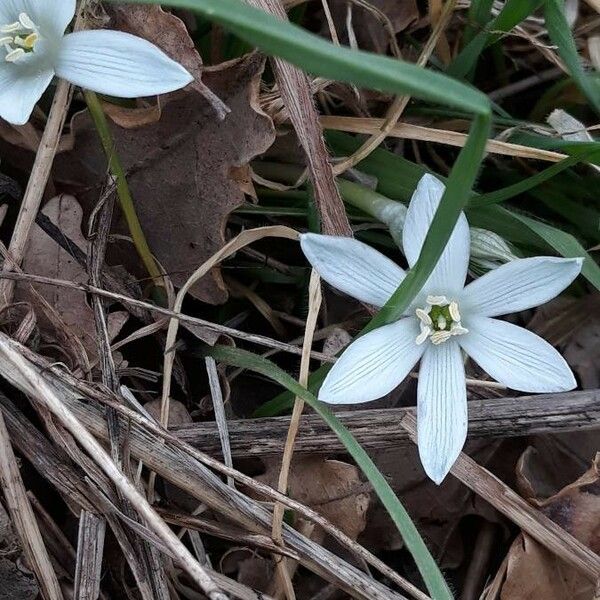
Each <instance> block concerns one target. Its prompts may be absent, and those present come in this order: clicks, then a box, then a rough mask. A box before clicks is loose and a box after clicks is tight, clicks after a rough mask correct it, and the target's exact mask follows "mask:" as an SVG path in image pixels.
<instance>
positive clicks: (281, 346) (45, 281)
mask: <svg viewBox="0 0 600 600" xmlns="http://www.w3.org/2000/svg"><path fill="white" fill-rule="evenodd" d="M291 231H293V230H291ZM2 277H4V278H6V279H12V280H15V281H27V282H31V283H39V284H42V285H50V286H59V287H64V288H69V289H71V290H79V291H80V292H84V293H86V294H96V295H98V296H102V297H103V298H109V299H111V300H115V301H117V302H122V303H123V304H125V305H127V306H134V307H137V308H143V309H147V310H148V311H150V312H155V313H158V314H160V315H165V316H167V317H170V318H171V319H175V320H177V321H181V322H185V323H190V324H191V325H195V326H198V327H205V328H206V329H210V330H211V331H216V332H217V333H221V334H223V335H229V336H231V337H233V338H237V339H241V340H245V341H247V342H250V343H253V344H259V345H261V346H266V347H267V348H274V349H276V350H279V351H281V352H289V353H290V354H296V355H301V354H302V348H299V347H298V346H294V345H293V344H286V343H285V342H280V341H279V340H274V339H272V338H269V337H266V336H263V335H257V334H254V333H247V332H245V331H240V330H238V329H234V328H233V327H227V326H225V325H219V324H218V323H212V322H211V321H206V320H204V319H198V318H196V317H191V316H189V315H186V314H184V313H181V312H176V311H174V310H170V309H168V308H163V307H162V306H158V305H156V304H150V303H149V302H144V301H143V300H137V299H136V298H132V297H130V296H126V295H125V294H119V293H116V292H111V291H108V290H104V289H102V288H98V287H95V286H93V285H88V284H85V283H77V282H74V281H66V280H64V279H53V278H52V277H44V276H42V275H31V274H29V273H2V272H0V278H2ZM311 358H314V359H315V360H320V361H324V362H333V359H332V358H331V356H329V355H328V354H323V353H322V352H311Z"/></svg>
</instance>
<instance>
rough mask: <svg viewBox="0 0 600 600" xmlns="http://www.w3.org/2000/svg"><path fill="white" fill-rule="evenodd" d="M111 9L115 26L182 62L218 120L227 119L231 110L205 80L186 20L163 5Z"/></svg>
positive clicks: (130, 5)
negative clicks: (164, 8) (169, 11)
mask: <svg viewBox="0 0 600 600" xmlns="http://www.w3.org/2000/svg"><path fill="white" fill-rule="evenodd" d="M107 10H108V12H109V13H110V14H111V15H112V16H113V17H114V23H113V26H114V28H115V29H120V30H121V31H125V32H127V33H131V34H133V35H137V36H139V37H142V38H144V39H146V40H148V41H150V42H152V43H153V44H155V45H156V46H158V47H159V48H160V49H161V50H163V51H164V53H165V54H166V55H167V56H170V57H171V58H172V59H173V60H176V61H177V62H178V63H180V64H181V65H183V66H184V67H185V68H186V69H187V70H188V71H189V72H190V73H191V75H192V76H193V78H194V81H193V83H191V84H190V86H191V87H192V88H194V89H195V90H196V91H197V92H199V93H200V94H202V95H203V96H204V98H206V100H207V101H208V102H209V103H210V104H211V106H212V107H213V109H214V110H215V111H216V112H217V116H218V117H219V119H223V118H225V116H226V115H227V113H228V112H229V109H228V108H227V106H226V105H225V104H224V103H223V102H222V101H221V100H220V99H219V98H218V96H216V95H215V94H214V93H213V92H212V91H211V89H210V88H209V87H207V86H206V85H205V84H204V83H203V82H202V73H203V67H202V58H201V56H200V54H199V53H198V50H196V45H195V44H194V40H192V38H191V37H190V35H189V33H188V30H187V28H186V26H185V24H184V22H183V21H182V20H181V19H180V18H179V17H177V16H175V15H173V14H171V13H168V12H165V11H164V10H163V9H162V8H161V7H160V6H157V5H151V6H135V5H132V4H127V5H125V6H119V5H116V6H115V5H111V6H108V7H107Z"/></svg>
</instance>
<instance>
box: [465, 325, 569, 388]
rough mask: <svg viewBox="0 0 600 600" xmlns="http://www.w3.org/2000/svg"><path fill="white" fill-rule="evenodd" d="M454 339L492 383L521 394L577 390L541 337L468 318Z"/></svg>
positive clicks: (559, 358) (560, 360) (565, 367)
mask: <svg viewBox="0 0 600 600" xmlns="http://www.w3.org/2000/svg"><path fill="white" fill-rule="evenodd" d="M463 325H465V327H467V328H468V329H469V333H468V334H466V335H461V336H460V337H459V338H458V341H459V343H460V345H461V346H462V347H463V348H464V350H465V352H466V353H467V354H468V355H469V356H470V357H471V358H472V359H473V360H474V361H475V362H476V363H477V364H478V365H479V366H480V367H481V368H482V369H483V370H484V371H486V372H487V373H489V374H490V375H491V376H492V377H493V378H494V379H495V380H496V381H499V382H500V383H502V384H503V385H505V386H507V387H509V388H511V389H513V390H519V391H521V392H536V393H544V392H566V391H567V390H572V389H573V388H575V387H576V386H577V382H576V381H575V377H574V376H573V373H572V372H571V369H570V368H569V365H567V363H566V361H565V359H564V358H563V357H562V356H561V355H560V354H559V353H558V352H557V351H556V350H555V349H554V348H553V347H552V346H551V345H550V344H549V343H548V342H546V341H545V340H543V339H542V338H541V337H539V336H537V335H535V334H534V333H531V332H530V331H527V330H526V329H523V328H522V327H517V326H516V325H513V324H512V323H507V322H506V321H499V320H498V319H490V318H489V317H481V316H479V315H476V316H469V317H468V318H467V319H465V321H463Z"/></svg>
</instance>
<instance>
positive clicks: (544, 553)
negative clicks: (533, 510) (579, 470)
mask: <svg viewBox="0 0 600 600" xmlns="http://www.w3.org/2000/svg"><path fill="white" fill-rule="evenodd" d="M522 477H523V476H522ZM521 483H522V482H521ZM535 486H536V483H533V482H528V486H527V489H529V490H534V489H535ZM530 501H531V502H532V503H533V504H535V505H536V506H538V507H539V508H540V510H541V511H542V512H543V513H544V514H546V516H548V517H549V518H550V519H552V520H553V521H554V522H556V523H558V524H559V525H560V526H561V527H562V528H563V529H564V530H565V531H567V532H568V533H570V534H571V535H573V536H575V537H576V538H577V539H578V540H579V541H580V542H583V543H584V544H585V545H586V546H588V547H589V548H590V549H591V550H593V551H594V552H596V553H598V552H599V551H600V455H596V458H595V460H594V462H593V464H592V466H591V468H590V469H589V470H588V471H587V472H586V473H584V474H583V475H582V476H581V477H580V478H579V479H577V480H576V481H574V482H573V483H571V484H569V485H567V486H566V487H564V488H563V489H562V490H561V491H560V492H558V493H557V494H555V495H554V496H552V497H550V498H547V499H536V498H532V499H530ZM501 576H503V575H501ZM595 597H596V596H595V584H594V582H590V581H589V580H587V579H586V578H585V577H584V576H583V575H581V574H580V573H579V571H576V570H575V569H573V568H572V567H570V566H569V565H567V564H565V563H564V562H562V561H561V560H559V559H558V558H557V557H556V556H555V555H554V554H552V553H551V552H549V551H548V550H546V549H545V548H544V547H543V546H541V545H540V544H538V543H537V542H536V541H535V540H533V539H531V538H530V537H529V536H527V535H526V534H522V535H520V536H519V537H518V538H517V539H516V540H515V541H514V542H513V544H512V546H511V548H510V550H509V553H508V558H507V570H506V575H505V581H504V583H503V584H502V589H501V594H500V598H501V600H529V599H531V600H538V599H539V598H544V600H566V599H569V600H571V599H573V600H593V599H594V598H595Z"/></svg>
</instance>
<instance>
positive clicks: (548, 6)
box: [544, 0, 600, 114]
mask: <svg viewBox="0 0 600 600" xmlns="http://www.w3.org/2000/svg"><path fill="white" fill-rule="evenodd" d="M544 17H545V19H544V20H545V22H546V28H547V29H548V35H549V36H550V39H551V40H552V42H553V44H554V45H555V46H556V50H557V52H558V54H559V56H560V57H561V58H562V59H563V60H564V61H565V64H566V65H567V67H569V72H570V74H571V77H572V78H573V79H574V80H575V83H576V84H577V85H578V86H579V89H580V90H581V91H582V92H583V94H584V95H585V96H586V98H587V99H588V100H589V102H590V104H591V105H592V106H593V107H594V109H595V110H596V112H597V113H598V114H600V82H598V81H597V80H594V79H592V78H591V77H589V76H588V75H587V74H586V73H585V71H584V70H583V66H582V65H581V60H580V58H579V54H578V53H577V46H576V45H575V40H574V39H573V36H572V34H571V28H570V27H569V24H568V23H567V19H566V18H565V13H564V2H561V1H560V0H546V1H545V3H544Z"/></svg>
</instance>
